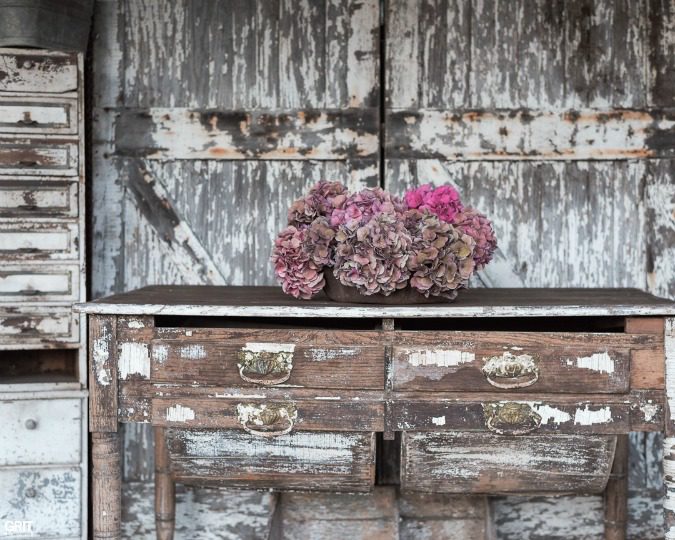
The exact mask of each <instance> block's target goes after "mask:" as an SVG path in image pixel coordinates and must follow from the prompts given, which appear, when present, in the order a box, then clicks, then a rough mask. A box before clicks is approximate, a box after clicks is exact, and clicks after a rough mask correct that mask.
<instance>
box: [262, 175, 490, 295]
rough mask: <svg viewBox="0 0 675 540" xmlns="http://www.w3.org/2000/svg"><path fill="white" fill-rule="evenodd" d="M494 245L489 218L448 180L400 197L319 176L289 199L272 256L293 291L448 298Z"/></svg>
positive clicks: (285, 285) (278, 273) (284, 283)
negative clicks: (305, 190)
mask: <svg viewBox="0 0 675 540" xmlns="http://www.w3.org/2000/svg"><path fill="white" fill-rule="evenodd" d="M496 247H497V241H496V238H495V234H494V231H493V229H492V224H491V223H490V221H489V220H488V219H487V218H486V217H485V216H484V215H482V214H480V213H479V212H477V211H476V210H474V209H473V208H470V207H465V206H464V205H463V204H462V202H461V201H460V197H459V193H458V192H457V190H455V189H454V188H453V187H452V186H449V185H444V186H439V187H433V186H432V185H431V184H427V185H423V186H421V187H418V188H415V189H411V190H409V191H408V192H407V193H406V194H405V197H404V198H403V199H400V198H398V197H395V196H393V195H391V194H389V193H388V192H386V191H384V190H382V189H380V188H374V189H364V190H362V191H360V192H358V193H352V194H350V193H348V191H347V188H346V187H345V186H344V185H342V184H340V183H339V182H326V181H321V182H318V183H317V184H316V185H315V186H314V187H312V188H311V189H310V190H309V193H307V195H306V196H304V197H303V198H301V199H298V200H297V201H295V202H294V203H293V205H292V206H291V207H290V209H289V211H288V227H286V228H285V229H284V230H283V231H281V233H280V234H279V236H278V237H277V239H276V241H275V243H274V250H273V253H272V262H273V263H274V273H275V275H276V276H277V279H278V280H279V282H280V283H281V286H282V288H283V290H284V292H285V293H287V294H290V295H291V296H294V297H296V298H303V299H309V298H311V297H313V296H314V295H316V294H317V293H319V291H321V290H325V292H326V294H327V295H328V297H329V298H331V299H334V300H339V301H348V302H366V303H375V302H378V303H380V302H381V303H417V302H425V301H426V302H428V301H448V300H452V299H454V298H455V297H456V296H457V291H458V289H460V288H463V287H466V286H467V284H468V282H469V278H470V277H471V275H472V274H473V273H474V272H476V271H477V270H480V269H481V268H483V267H484V266H485V265H486V264H487V263H489V262H490V259H491V258H492V253H493V252H494V250H495V248H496Z"/></svg>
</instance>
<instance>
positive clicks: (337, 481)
mask: <svg viewBox="0 0 675 540" xmlns="http://www.w3.org/2000/svg"><path fill="white" fill-rule="evenodd" d="M167 444H168V449H169V454H170V459H171V472H172V475H173V477H174V478H175V479H176V480H177V481H179V482H181V483H185V484H195V485H211V486H229V487H235V488H236V487H238V488H242V487H243V488H251V487H259V488H265V489H267V488H273V489H281V490H288V489H290V490H293V489H309V490H313V491H316V490H318V491H338V492H363V491H365V492H368V491H371V490H372V488H373V484H374V481H375V477H374V470H375V469H374V466H375V453H374V452H375V434H374V433H349V432H346V433H330V432H322V433H307V432H298V433H291V434H289V435H284V436H281V437H275V438H272V439H264V438H260V437H256V436H254V435H250V434H248V433H245V432H243V431H241V430H217V431H214V430H182V429H170V430H168V431H167Z"/></svg>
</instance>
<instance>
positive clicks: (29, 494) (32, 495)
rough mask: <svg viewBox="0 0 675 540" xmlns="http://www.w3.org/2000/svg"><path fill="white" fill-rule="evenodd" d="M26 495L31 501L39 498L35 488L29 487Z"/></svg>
mask: <svg viewBox="0 0 675 540" xmlns="http://www.w3.org/2000/svg"><path fill="white" fill-rule="evenodd" d="M24 495H26V497H28V498H29V499H34V498H35V497H37V490H36V489H35V488H32V487H29V488H28V489H26V491H25V492H24Z"/></svg>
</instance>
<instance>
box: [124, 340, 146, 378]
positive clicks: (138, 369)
mask: <svg viewBox="0 0 675 540" xmlns="http://www.w3.org/2000/svg"><path fill="white" fill-rule="evenodd" d="M118 370H119V375H120V378H121V379H122V380H126V379H127V378H128V377H129V375H140V376H141V377H142V378H144V379H149V378H150V353H149V351H148V346H147V344H145V343H121V344H120V353H119V359H118Z"/></svg>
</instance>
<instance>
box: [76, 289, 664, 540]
mask: <svg viewBox="0 0 675 540" xmlns="http://www.w3.org/2000/svg"><path fill="white" fill-rule="evenodd" d="M78 309H79V310H81V311H83V312H85V313H88V314H89V329H90V336H89V346H90V358H89V384H90V410H91V416H90V430H91V432H92V444H93V447H92V461H93V482H92V483H93V485H92V490H93V493H92V496H93V528H94V538H107V539H109V538H119V536H120V449H119V440H118V424H119V423H120V422H145V423H151V424H152V425H153V426H154V429H155V457H156V487H157V489H156V501H155V503H156V519H157V531H158V537H159V538H171V537H172V535H173V525H174V498H173V485H174V484H173V483H174V482H175V481H177V482H183V483H186V484H196V485H221V486H231V487H238V488H266V489H267V488H273V489H309V490H328V491H347V492H360V491H368V490H370V489H372V486H373V485H374V483H375V481H376V472H375V461H376V456H378V453H381V452H383V451H384V452H389V453H391V451H392V448H395V449H396V452H400V454H398V455H400V463H399V464H398V466H397V467H395V470H396V472H397V473H398V474H399V475H400V476H399V478H400V484H401V489H408V490H421V491H437V492H451V493H530V492H532V491H533V490H535V491H536V492H538V493H561V492H581V493H601V492H604V493H605V501H606V512H605V514H606V515H605V525H606V537H607V538H612V539H618V538H624V537H625V526H626V474H625V473H626V470H625V469H626V459H627V443H626V434H627V433H628V432H630V431H665V432H666V435H667V436H666V438H665V443H664V467H665V484H666V500H665V505H664V506H665V513H666V524H667V529H668V533H667V535H666V537H667V538H669V539H675V478H674V475H675V423H673V422H672V421H671V420H670V414H669V403H670V404H672V405H675V403H673V400H674V399H675V318H672V317H674V316H675V304H674V303H672V302H669V301H667V300H663V299H660V298H656V297H654V296H651V295H648V294H646V293H643V292H640V291H637V290H633V289H595V290H594V289H476V290H470V291H464V292H463V293H462V294H460V296H459V299H458V300H457V301H456V302H454V303H452V304H446V305H443V304H440V305H424V306H398V307H391V306H388V307H385V306H376V305H367V306H364V305H345V304H336V303H333V302H329V301H325V300H315V301H305V302H302V301H295V300H293V299H291V298H289V297H287V296H285V295H283V294H282V293H281V291H280V290H278V289H276V288H271V287H257V288H256V287H192V286H181V287H166V286H162V287H147V288H144V289H140V290H138V291H133V292H129V293H125V294H120V295H116V296H112V297H109V298H104V299H102V300H97V301H95V302H90V303H87V304H81V305H79V306H78ZM669 317H671V318H669ZM389 475H391V470H389Z"/></svg>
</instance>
